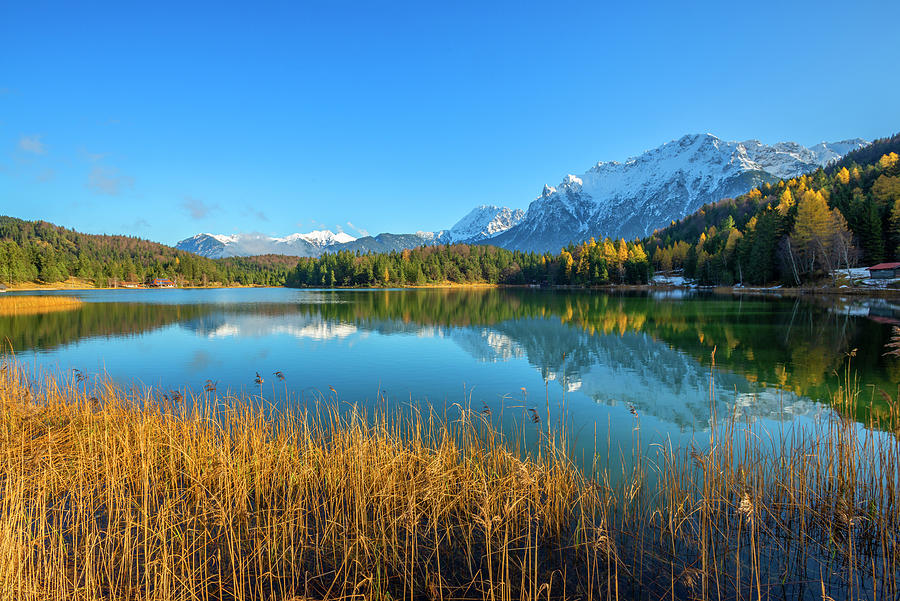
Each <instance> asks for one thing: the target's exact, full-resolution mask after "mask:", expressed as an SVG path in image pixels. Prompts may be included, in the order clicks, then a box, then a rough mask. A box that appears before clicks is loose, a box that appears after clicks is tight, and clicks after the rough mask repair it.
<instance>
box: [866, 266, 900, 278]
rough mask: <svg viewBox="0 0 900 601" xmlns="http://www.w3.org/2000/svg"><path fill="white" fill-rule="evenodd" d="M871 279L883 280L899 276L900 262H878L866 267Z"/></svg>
mask: <svg viewBox="0 0 900 601" xmlns="http://www.w3.org/2000/svg"><path fill="white" fill-rule="evenodd" d="M867 269H868V270H869V275H870V276H871V277H872V278H873V279H877V280H884V279H888V278H896V277H900V275H898V274H900V263H879V264H878V265H873V266H872V267H868V268H867Z"/></svg>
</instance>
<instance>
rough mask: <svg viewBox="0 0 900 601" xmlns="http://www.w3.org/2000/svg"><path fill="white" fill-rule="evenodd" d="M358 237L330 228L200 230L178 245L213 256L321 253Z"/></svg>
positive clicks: (312, 255) (307, 255)
mask: <svg viewBox="0 0 900 601" xmlns="http://www.w3.org/2000/svg"><path fill="white" fill-rule="evenodd" d="M354 240H356V238H354V237H353V236H350V235H349V234H345V233H344V232H338V233H334V232H331V231H329V230H316V231H313V232H309V233H306V234H299V233H298V234H291V235H289V236H285V237H283V238H276V237H272V236H266V235H264V234H232V235H221V234H197V235H196V236H192V237H191V238H186V239H184V240H182V241H181V242H179V243H178V244H176V245H175V248H177V249H179V250H184V251H187V252H192V253H195V254H198V255H202V256H204V257H210V258H213V259H220V258H222V257H246V256H251V255H267V254H275V255H290V256H297V257H317V256H319V255H321V254H322V253H323V252H325V251H327V250H332V249H333V248H334V247H338V246H341V245H344V244H349V243H351V242H353V241H354Z"/></svg>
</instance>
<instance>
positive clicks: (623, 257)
mask: <svg viewBox="0 0 900 601" xmlns="http://www.w3.org/2000/svg"><path fill="white" fill-rule="evenodd" d="M616 254H617V258H618V261H619V264H620V265H621V264H624V263H625V261H627V260H628V244H627V243H626V242H625V239H624V238H619V241H618V242H617V243H616Z"/></svg>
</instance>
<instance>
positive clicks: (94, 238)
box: [0, 215, 297, 288]
mask: <svg viewBox="0 0 900 601" xmlns="http://www.w3.org/2000/svg"><path fill="white" fill-rule="evenodd" d="M296 263H297V260H296V257H285V256H282V255H261V256H257V257H230V258H226V259H207V258H205V257H201V256H198V255H195V254H193V253H189V252H184V251H180V250H177V249H175V248H172V247H170V246H166V245H164V244H158V243H156V242H150V241H148V240H142V239H140V238H135V237H132V236H105V235H94V234H82V233H80V232H76V231H74V230H69V229H66V228H63V227H59V226H57V225H53V224H51V223H47V222H46V221H24V220H22V219H16V218H14V217H7V216H2V215H0V283H3V284H6V285H8V286H9V285H14V284H19V283H22V282H40V283H43V284H54V283H58V282H64V281H66V280H67V279H68V278H69V277H75V278H79V279H81V280H84V281H88V282H92V283H93V285H95V286H97V287H99V288H105V287H107V286H116V285H120V284H122V283H125V282H130V283H141V284H147V283H150V282H152V281H153V280H154V279H156V278H162V279H169V280H172V281H174V282H177V283H178V284H179V285H182V286H184V285H192V286H206V285H216V284H218V285H235V284H237V285H265V286H280V285H282V284H283V283H284V280H285V277H286V275H287V273H288V271H289V270H290V269H292V268H293V267H294V266H295V265H296Z"/></svg>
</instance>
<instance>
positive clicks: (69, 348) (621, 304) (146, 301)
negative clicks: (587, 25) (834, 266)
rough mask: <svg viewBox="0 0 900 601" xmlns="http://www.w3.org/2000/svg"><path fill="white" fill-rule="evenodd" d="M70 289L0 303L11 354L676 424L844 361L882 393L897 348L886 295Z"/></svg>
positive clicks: (805, 406)
mask: <svg viewBox="0 0 900 601" xmlns="http://www.w3.org/2000/svg"><path fill="white" fill-rule="evenodd" d="M80 296H82V297H83V298H84V299H85V300H87V301H88V302H87V303H86V304H85V305H83V306H82V307H81V308H80V309H78V310H76V311H72V312H69V313H54V314H45V315H33V316H23V317H2V318H0V334H2V336H3V337H4V338H5V339H7V340H8V341H9V344H10V345H11V347H12V350H13V351H14V352H15V353H16V354H17V356H18V357H19V359H20V360H22V359H24V358H26V357H27V358H28V359H29V360H33V361H34V362H35V363H36V364H37V365H38V366H43V367H47V368H51V369H60V370H63V369H70V368H79V369H83V370H85V369H87V370H92V369H93V370H94V371H99V370H105V371H106V372H108V373H109V375H110V376H111V377H113V378H114V379H116V380H119V381H122V382H131V381H134V382H140V383H142V384H144V385H150V386H160V387H164V388H183V387H191V388H192V389H194V390H200V389H202V382H204V381H205V380H207V379H211V380H214V381H220V382H221V383H222V385H224V386H228V387H230V388H231V389H232V390H235V391H237V390H241V389H243V390H245V391H247V392H250V393H254V394H261V395H263V396H266V397H267V398H274V399H275V400H277V399H278V398H284V397H286V396H288V395H289V394H290V393H299V392H302V391H309V390H311V389H315V390H318V391H323V390H325V391H327V390H329V387H334V388H336V389H337V390H339V391H340V398H341V399H342V400H347V401H360V402H363V401H365V400H369V401H370V402H371V401H372V400H374V399H375V398H376V397H379V396H383V397H387V398H388V400H389V401H400V402H403V401H407V402H408V401H409V400H414V401H428V402H432V403H451V402H454V401H461V400H465V401H469V402H471V403H472V404H477V405H479V406H480V404H481V403H485V404H488V405H489V406H491V405H496V404H498V403H500V404H506V405H508V406H515V405H516V403H518V404H519V405H521V404H522V403H523V402H527V403H528V404H533V405H535V406H539V405H544V404H547V405H551V406H553V407H560V406H562V404H563V403H565V406H566V408H567V410H568V411H569V415H570V418H573V419H576V420H579V419H581V417H583V416H585V415H588V414H589V413H590V412H591V411H594V412H597V411H599V406H606V407H607V408H617V409H618V411H619V413H624V412H626V411H628V410H630V409H631V408H634V410H635V411H637V413H638V414H639V415H642V416H649V417H651V418H653V419H655V420H658V422H659V423H660V424H661V425H663V426H664V429H666V430H671V431H676V432H688V431H695V430H702V429H704V428H706V427H708V422H709V416H710V408H711V403H710V400H711V398H712V399H714V401H715V404H716V409H717V411H718V412H719V414H720V415H731V414H732V413H733V412H734V413H736V414H737V415H738V416H739V417H741V418H751V419H768V420H776V421H783V420H790V419H794V418H795V417H797V416H810V415H814V414H816V413H817V412H819V411H821V410H822V405H821V403H827V402H828V400H829V398H830V395H831V393H832V392H833V391H834V390H835V389H836V388H837V387H838V386H839V385H840V384H841V383H842V380H841V377H842V375H843V374H844V372H845V371H846V367H847V365H848V362H851V367H852V369H854V370H856V371H857V372H858V374H859V377H860V382H861V384H862V386H863V393H864V394H866V395H867V398H869V397H871V400H870V402H869V403H868V404H863V405H864V408H863V409H861V411H863V412H865V413H868V412H878V411H883V410H886V405H885V403H886V401H885V400H884V399H883V398H882V396H881V395H880V394H877V391H878V390H879V389H881V390H884V391H886V392H887V393H888V394H889V395H894V394H896V392H897V382H898V381H900V362H898V360H897V359H896V358H894V357H887V356H884V354H883V353H884V345H885V344H886V343H887V342H888V340H889V339H890V335H891V325H892V321H894V320H895V316H897V315H900V311H897V310H896V307H894V306H893V305H891V304H890V303H886V302H883V301H881V302H871V303H868V304H865V303H863V304H860V303H853V302H850V301H842V300H837V301H833V300H829V299H816V300H815V301H813V302H809V301H804V300H794V299H772V298H749V297H743V298H731V297H727V298H726V297H717V296H711V295H710V296H703V295H696V294H694V295H690V294H688V295H684V296H682V295H658V294H657V295H654V294H634V295H618V294H606V293H602V292H560V291H534V290H507V289H489V290H394V291H386V290H371V291H360V290H352V291H296V290H281V289H277V290H273V289H270V290H233V291H217V292H215V293H213V292H212V291H205V290H196V291H188V290H184V291H175V292H173V293H168V294H167V293H166V292H164V291H159V292H158V293H157V294H152V293H149V292H148V293H142V294H140V295H137V296H135V295H131V296H129V295H127V293H121V292H118V291H89V292H85V293H80ZM123 301H127V302H123ZM714 350H715V362H716V372H715V378H714V383H713V385H712V388H711V386H710V372H711V370H710V367H711V358H712V356H713V351H714ZM854 350H855V352H851V351H854ZM851 355H855V356H853V357H852V358H851ZM276 370H279V371H283V372H284V373H285V374H287V375H288V379H287V380H285V382H283V383H280V384H279V387H269V384H268V383H267V384H264V385H263V386H260V387H254V385H253V377H252V375H251V374H253V373H254V372H256V371H258V372H260V373H272V372H274V371H276ZM270 380H274V378H270ZM523 387H525V388H526V389H527V394H528V395H529V396H528V398H527V400H526V399H525V398H523V396H524V395H523V393H522V392H521V391H520V390H521V388H523ZM711 392H712V397H711ZM463 397H465V398H463ZM592 406H593V407H594V408H595V409H593V410H592V409H591V407H592ZM601 417H602V414H601ZM854 417H855V418H857V419H864V418H865V417H867V416H866V415H857V416H854ZM596 418H597V415H594V416H591V420H590V421H594V422H596V421H597V420H596Z"/></svg>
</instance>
